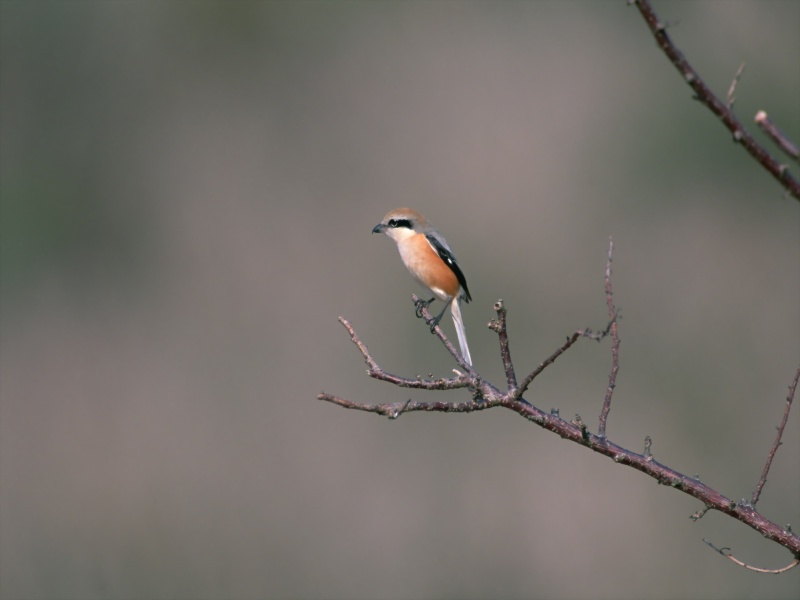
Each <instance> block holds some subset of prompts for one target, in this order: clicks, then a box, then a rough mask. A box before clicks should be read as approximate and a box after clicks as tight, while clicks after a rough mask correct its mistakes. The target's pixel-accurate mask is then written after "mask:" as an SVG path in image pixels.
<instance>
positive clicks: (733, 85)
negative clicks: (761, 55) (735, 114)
mask: <svg viewBox="0 0 800 600" xmlns="http://www.w3.org/2000/svg"><path fill="white" fill-rule="evenodd" d="M742 73H744V63H742V64H741V65H739V70H738V71H736V75H734V76H733V81H731V87H729V88H728V105H727V106H728V110H733V104H734V103H735V102H736V96H734V94H735V93H736V86H737V85H738V83H739V80H740V79H741V78H742Z"/></svg>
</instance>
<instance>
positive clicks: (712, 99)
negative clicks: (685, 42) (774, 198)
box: [629, 0, 800, 200]
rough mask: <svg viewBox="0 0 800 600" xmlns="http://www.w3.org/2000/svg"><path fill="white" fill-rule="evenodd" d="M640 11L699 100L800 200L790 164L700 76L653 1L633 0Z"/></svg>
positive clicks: (799, 188)
mask: <svg viewBox="0 0 800 600" xmlns="http://www.w3.org/2000/svg"><path fill="white" fill-rule="evenodd" d="M629 1H630V0H629ZM633 3H634V4H636V7H637V8H638V9H639V12H640V13H641V14H642V17H644V20H645V22H646V23H647V25H648V27H649V28H650V31H651V32H652V34H653V36H654V37H655V39H656V42H657V43H658V46H659V48H661V50H662V51H663V52H664V54H666V55H667V58H669V60H670V62H672V64H673V65H675V68H676V69H678V71H679V72H680V73H681V75H682V76H683V78H684V80H685V81H686V83H688V84H689V86H690V87H691V88H692V89H693V90H694V93H695V97H696V98H697V100H699V101H700V102H702V103H703V104H705V105H706V106H707V107H708V109H709V110H710V111H711V112H713V113H714V114H715V115H717V116H718V117H719V118H720V120H721V121H722V122H723V123H724V125H725V127H727V128H728V130H729V131H730V132H731V133H732V134H733V140H734V141H735V142H738V143H740V144H742V146H744V148H745V150H747V152H748V153H749V154H750V156H752V157H753V158H754V159H755V160H756V161H758V162H759V163H760V164H761V166H762V167H764V168H765V169H766V170H767V171H768V172H769V173H770V174H771V175H772V176H773V177H774V178H775V179H777V180H778V181H779V182H780V184H781V185H782V186H783V187H784V188H786V190H788V192H789V193H790V194H791V195H792V196H794V197H795V198H796V199H797V200H800V181H798V180H797V179H796V178H794V177H793V176H792V175H791V174H790V173H789V170H788V168H787V166H786V165H783V164H781V163H780V162H778V161H777V160H775V159H774V158H773V157H772V156H771V155H770V154H769V152H767V150H766V149H765V148H764V147H763V146H761V145H760V144H759V143H758V142H757V141H756V140H755V139H754V138H753V136H752V135H750V133H749V132H748V131H747V130H746V129H745V128H744V126H743V125H742V124H741V122H740V121H739V119H737V118H736V116H735V115H734V114H733V112H732V111H731V109H730V108H729V107H728V106H726V105H725V104H724V103H723V102H722V101H720V100H719V98H717V97H716V96H715V95H714V93H713V92H712V91H711V89H710V88H709V87H708V86H707V85H706V83H705V82H704V81H703V80H702V79H701V78H700V75H699V74H698V73H697V71H695V70H694V68H693V67H692V65H690V64H689V61H688V60H686V57H685V56H684V55H683V53H682V52H681V51H680V50H678V48H677V47H676V46H675V44H673V43H672V40H671V39H670V37H669V35H668V34H667V27H666V25H665V24H664V23H663V22H662V21H661V20H660V19H659V18H658V15H656V13H655V11H653V8H652V7H651V6H650V2H648V1H647V0H633Z"/></svg>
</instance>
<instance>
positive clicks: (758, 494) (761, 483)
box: [750, 367, 800, 508]
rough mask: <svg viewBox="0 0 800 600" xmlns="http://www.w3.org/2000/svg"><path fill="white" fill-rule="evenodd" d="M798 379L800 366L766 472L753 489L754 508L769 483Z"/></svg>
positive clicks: (752, 501)
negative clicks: (770, 472)
mask: <svg viewBox="0 0 800 600" xmlns="http://www.w3.org/2000/svg"><path fill="white" fill-rule="evenodd" d="M798 380H800V367H798V368H797V372H796V373H795V374H794V379H793V380H792V384H791V385H790V386H789V395H788V396H787V397H786V407H785V408H784V409H783V418H782V419H781V424H780V425H778V433H777V435H776V436H775V441H774V442H772V448H770V450H769V454H768V455H767V462H766V464H765V465H764V472H763V473H761V479H759V480H758V485H756V489H755V490H754V491H753V499H752V500H751V501H750V504H752V505H753V508H755V506H756V504H757V503H758V499H759V498H760V497H761V490H763V489H764V484H765V483H767V474H768V473H769V469H770V467H771V466H772V460H773V459H774V458H775V453H776V452H777V451H778V446H780V445H781V438H782V437H783V430H784V428H785V427H786V422H787V421H788V420H789V411H791V410H792V400H794V393H795V391H797V381H798Z"/></svg>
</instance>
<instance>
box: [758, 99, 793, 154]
mask: <svg viewBox="0 0 800 600" xmlns="http://www.w3.org/2000/svg"><path fill="white" fill-rule="evenodd" d="M755 122H756V124H757V125H758V126H759V127H761V129H762V130H763V131H764V132H765V133H766V134H767V135H768V136H769V137H770V139H771V140H772V141H773V142H775V143H776V144H777V145H778V147H779V148H780V149H781V150H783V151H784V152H785V153H786V154H788V155H789V156H791V157H792V158H793V159H794V160H795V161H800V149H798V147H797V144H795V143H794V142H793V141H792V140H790V139H789V138H788V137H787V136H786V134H785V133H783V132H782V131H781V130H780V129H778V127H777V126H776V125H775V123H773V122H772V119H770V118H769V116H768V115H767V113H765V112H764V111H763V110H760V111H758V112H757V113H756V116H755Z"/></svg>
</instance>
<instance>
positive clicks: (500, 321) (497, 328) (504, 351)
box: [489, 300, 517, 390]
mask: <svg viewBox="0 0 800 600" xmlns="http://www.w3.org/2000/svg"><path fill="white" fill-rule="evenodd" d="M494 310H495V312H496V313H497V320H492V321H490V322H489V329H491V330H492V331H494V332H495V333H497V337H498V339H499V341H500V358H501V359H502V361H503V369H504V370H505V373H506V383H507V384H508V389H509V390H513V389H515V388H516V387H517V374H516V373H515V372H514V363H513V362H511V349H510V348H509V347H508V331H507V329H506V307H505V305H504V304H503V301H502V300H498V301H497V302H495V303H494Z"/></svg>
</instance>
